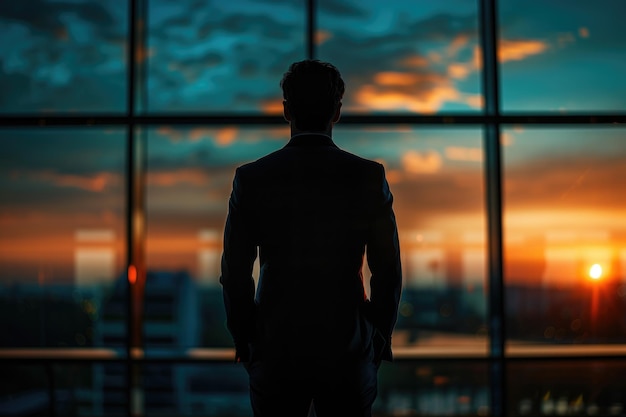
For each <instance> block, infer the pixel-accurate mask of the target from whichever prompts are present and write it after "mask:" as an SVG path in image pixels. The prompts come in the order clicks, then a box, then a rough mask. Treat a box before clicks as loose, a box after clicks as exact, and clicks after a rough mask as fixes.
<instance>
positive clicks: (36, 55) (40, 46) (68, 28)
mask: <svg viewBox="0 0 626 417" xmlns="http://www.w3.org/2000/svg"><path fill="white" fill-rule="evenodd" d="M30 6H32V7H26V6H25V5H24V3H22V2H19V1H5V2H2V5H1V6H0V45H2V47H1V48H0V91H2V94H1V95H0V112H2V113H25V112H85V111H91V112H94V111H98V112H100V111H102V112H111V111H125V109H126V78H127V77H126V64H127V63H126V47H127V39H126V38H127V34H128V4H127V1H125V0H118V1H111V2H94V1H88V0H81V1H72V2H57V1H50V0H42V1H39V2H37V3H33V4H30ZM25 7H26V8H25Z"/></svg>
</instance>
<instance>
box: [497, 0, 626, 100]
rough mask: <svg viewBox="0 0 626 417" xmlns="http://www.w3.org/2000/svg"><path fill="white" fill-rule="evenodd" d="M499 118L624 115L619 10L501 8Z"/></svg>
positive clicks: (618, 0) (609, 5)
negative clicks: (600, 113) (519, 113)
mask: <svg viewBox="0 0 626 417" xmlns="http://www.w3.org/2000/svg"><path fill="white" fill-rule="evenodd" d="M499 10H500V18H499V19H500V41H499V43H500V50H499V58H500V64H501V65H500V73H501V86H502V87H501V88H502V91H501V97H502V108H503V109H504V110H505V111H559V112H569V111H572V112H577V111H620V110H623V109H624V108H626V78H624V76H623V75H624V73H626V48H624V44H626V31H624V22H623V19H622V16H624V15H625V14H626V2H623V1H622V0H606V1H603V2H601V6H600V5H599V4H597V3H595V2H589V1H581V0H576V1H565V2H564V1H558V2H557V1H547V2H546V1H543V0H529V1H523V2H519V1H515V0H501V1H500V2H499Z"/></svg>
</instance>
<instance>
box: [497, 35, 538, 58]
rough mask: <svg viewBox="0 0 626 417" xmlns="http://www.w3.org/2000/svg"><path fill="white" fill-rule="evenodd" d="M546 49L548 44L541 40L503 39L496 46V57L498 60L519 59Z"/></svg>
mask: <svg viewBox="0 0 626 417" xmlns="http://www.w3.org/2000/svg"><path fill="white" fill-rule="evenodd" d="M546 49H548V44H547V43H545V42H543V41H536V40H521V41H509V40H504V39H503V40H501V41H500V46H499V48H498V59H499V60H500V62H508V61H521V60H522V59H525V58H526V57H529V56H531V55H537V54H540V53H542V52H544V51H545V50H546Z"/></svg>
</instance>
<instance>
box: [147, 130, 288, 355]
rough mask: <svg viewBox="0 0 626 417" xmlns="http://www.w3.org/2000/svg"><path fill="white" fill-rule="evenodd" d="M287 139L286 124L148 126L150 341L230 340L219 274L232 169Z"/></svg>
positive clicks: (156, 344) (165, 344)
mask: <svg viewBox="0 0 626 417" xmlns="http://www.w3.org/2000/svg"><path fill="white" fill-rule="evenodd" d="M288 138H289V129H288V127H287V125H285V126H283V127H279V128H245V129H243V128H239V127H234V126H225V127H221V128H217V127H216V128H207V127H195V128H189V129H174V128H171V127H167V126H162V127H159V128H156V129H149V130H147V159H148V160H147V177H146V180H147V186H146V218H147V237H146V263H147V270H148V276H147V283H146V289H145V301H144V312H145V313H144V335H145V342H146V347H148V348H169V349H176V348H189V347H194V346H208V347H231V346H232V339H231V337H230V334H229V333H228V332H227V330H226V327H225V325H224V323H225V319H226V318H225V315H224V304H223V300H222V290H221V287H220V286H219V282H218V279H219V274H220V259H221V255H222V236H223V230H224V222H225V220H226V213H227V209H228V198H229V196H230V191H231V188H232V180H233V176H234V173H235V168H236V167H237V166H239V165H241V164H243V163H245V162H249V161H252V160H254V159H257V158H259V157H261V156H263V155H265V154H266V153H269V152H271V151H274V150H276V149H279V148H280V147H282V146H284V144H286V143H287V140H288Z"/></svg>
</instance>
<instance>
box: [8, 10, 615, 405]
mask: <svg viewBox="0 0 626 417" xmlns="http://www.w3.org/2000/svg"><path fill="white" fill-rule="evenodd" d="M476 1H478V14H479V16H478V17H479V37H480V39H479V41H480V43H479V45H480V47H481V48H482V51H483V53H482V54H481V55H482V58H481V59H482V74H481V77H482V78H481V81H482V86H481V92H480V94H481V96H482V98H483V103H484V107H483V109H482V111H481V112H480V113H478V114H462V113H449V114H445V113H443V114H436V115H421V114H412V115H407V114H402V115H399V114H396V115H394V114H386V115H358V114H345V115H342V119H341V124H342V125H359V126H376V125H397V124H400V125H407V124H408V125H423V126H442V127H443V126H446V127H450V126H455V127H457V126H473V127H481V128H482V131H483V152H484V155H485V158H484V162H483V163H484V167H483V168H484V184H485V198H486V201H485V207H486V217H487V222H486V226H487V276H488V278H487V283H488V288H489V290H488V305H487V307H488V308H487V321H488V323H489V349H488V355H487V357H484V356H475V355H472V354H468V355H467V356H464V357H458V356H455V357H454V359H455V360H463V361H487V362H488V363H489V368H490V375H489V377H490V384H489V390H490V413H491V415H495V416H497V415H503V414H505V413H506V409H507V407H506V404H507V398H506V390H507V385H506V380H507V376H506V369H507V365H508V364H510V363H512V362H518V361H524V360H547V359H550V360H559V359H564V360H573V359H577V360H585V361H586V360H592V359H616V358H617V359H626V350H624V349H621V350H619V349H618V350H616V351H615V352H612V353H611V352H608V353H606V354H594V355H580V356H566V357H564V358H559V357H557V356H554V355H551V354H544V355H541V356H530V355H527V356H525V355H507V354H506V351H505V344H506V320H505V314H504V301H505V286H504V272H503V270H504V257H503V237H502V235H503V230H502V229H503V225H502V183H503V179H502V156H501V151H502V150H501V145H500V137H501V129H502V127H503V126H506V125H520V126H533V125H570V126H609V125H613V124H622V125H623V124H624V123H626V110H625V111H622V112H614V113H593V112H591V113H586V114H581V113H577V114H548V113H524V114H521V113H518V114H515V113H513V114H511V113H508V112H507V114H502V111H501V103H500V81H499V63H498V59H497V50H498V41H499V39H498V38H499V36H498V28H499V26H498V19H497V16H498V13H497V0H476ZM147 2H148V0H128V13H129V18H128V22H129V26H128V45H129V47H128V48H127V56H126V62H127V67H126V72H127V74H126V75H127V83H126V84H127V91H126V112H125V113H120V114H117V113H116V114H71V115H67V114H45V115H43V114H25V115H19V116H15V115H7V114H0V127H37V126H40V127H49V126H64V127H67V126H86V127H88V126H115V127H120V128H126V131H127V140H126V164H127V165H126V213H125V215H126V232H127V233H126V247H127V252H126V262H125V265H126V268H127V270H128V271H129V274H131V273H133V272H131V271H133V270H134V271H136V276H137V279H136V281H135V282H134V284H133V283H131V282H130V281H129V282H128V288H127V290H128V294H129V296H128V297H127V303H126V311H127V323H126V352H125V355H123V356H115V355H112V354H110V353H107V352H105V351H103V350H102V349H93V350H91V351H88V352H83V353H82V354H80V355H77V354H76V352H72V351H54V350H32V349H31V350H28V349H12V350H4V351H2V352H0V361H19V362H26V363H39V364H43V365H44V366H45V367H46V372H47V375H48V377H49V387H52V388H51V389H50V391H49V393H50V399H51V401H50V407H52V408H51V415H54V401H53V400H54V377H53V374H54V373H53V372H52V366H53V365H54V364H55V363H64V362H89V363H98V362H109V361H112V362H123V363H125V365H126V384H127V385H126V402H127V404H126V407H127V412H128V415H131V414H132V411H133V401H134V400H133V395H132V392H133V387H134V386H137V384H139V383H140V381H139V379H138V378H139V377H138V374H139V372H138V369H139V366H140V365H142V364H144V363H151V362H165V363H174V364H184V363H194V362H202V363H207V362H211V361H213V362H225V361H228V360H230V359H231V354H230V351H229V350H224V349H195V350H192V351H190V352H188V353H187V354H186V355H182V356H173V357H168V358H163V359H156V358H145V357H144V356H143V352H142V350H141V346H142V341H141V334H142V331H141V329H142V318H141V315H140V314H139V312H140V311H141V308H140V306H141V303H142V294H143V287H144V285H145V275H146V270H145V259H144V258H145V244H146V236H145V232H144V230H145V228H144V227H143V226H144V224H139V223H138V222H145V220H142V219H145V213H146V207H145V189H146V180H145V177H146V172H145V171H146V138H145V135H144V134H143V132H142V127H150V126H157V125H164V124H165V125H170V126H193V125H203V126H211V127H217V126H226V125H245V126H284V123H285V122H284V119H283V118H282V117H281V116H276V115H259V114H236V115H234V114H214V113H211V114H181V115H172V114H159V113H150V114H141V113H140V112H139V111H138V110H137V109H138V108H142V109H145V108H146V106H145V105H142V104H145V94H143V95H142V94H141V92H143V91H145V88H144V87H145V81H146V74H145V68H146V65H140V64H138V63H137V62H136V61H135V59H134V57H135V56H136V52H137V51H138V50H140V49H141V48H144V46H145V45H146V30H145V28H146V27H147V26H148V25H147V24H145V22H146V18H147ZM305 7H306V13H305V14H306V22H305V32H306V33H305V36H306V40H307V41H306V49H307V51H306V53H307V56H308V57H309V58H315V57H316V55H317V54H316V44H315V33H316V27H317V21H316V10H317V1H316V0H307V2H306V6H305ZM420 359H428V360H436V361H440V360H447V359H449V358H448V357H445V356H443V355H438V356H434V357H431V356H429V357H416V356H411V355H407V356H406V357H405V356H403V355H396V360H400V361H402V360H420Z"/></svg>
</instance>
